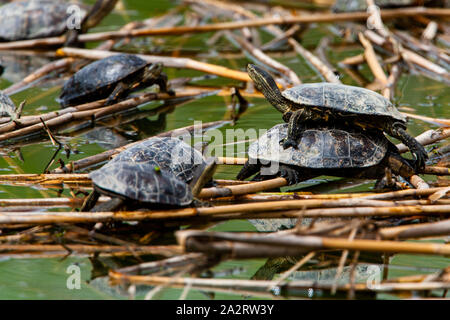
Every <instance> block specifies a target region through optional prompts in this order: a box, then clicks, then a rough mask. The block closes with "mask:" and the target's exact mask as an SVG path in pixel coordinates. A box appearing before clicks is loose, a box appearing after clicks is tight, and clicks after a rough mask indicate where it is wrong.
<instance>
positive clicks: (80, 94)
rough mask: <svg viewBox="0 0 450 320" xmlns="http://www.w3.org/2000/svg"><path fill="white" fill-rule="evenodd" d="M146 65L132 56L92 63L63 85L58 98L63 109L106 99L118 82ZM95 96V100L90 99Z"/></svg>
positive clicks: (119, 55) (120, 56) (119, 56)
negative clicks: (78, 103)
mask: <svg viewBox="0 0 450 320" xmlns="http://www.w3.org/2000/svg"><path fill="white" fill-rule="evenodd" d="M147 65H148V63H147V62H146V61H145V60H143V59H141V58H139V57H138V56H135V55H132V54H118V55H113V56H110V57H107V58H104V59H101V60H97V61H95V62H92V63H91V64H89V65H87V66H85V67H84V68H82V69H81V70H79V71H78V72H77V73H75V74H74V75H73V76H72V77H71V78H70V79H69V80H67V82H66V83H65V84H64V87H63V89H62V93H61V96H60V99H61V104H62V106H63V107H65V106H68V105H73V104H77V101H80V103H83V102H85V101H89V100H98V99H102V98H106V97H108V96H109V94H110V93H111V92H112V90H113V86H115V85H116V84H117V83H118V82H119V81H121V80H122V79H124V78H126V77H128V76H129V75H131V74H133V73H136V72H138V71H140V70H142V69H143V68H145V67H146V66H147ZM91 96H95V97H96V99H90V97H91Z"/></svg>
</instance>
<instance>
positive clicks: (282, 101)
mask: <svg viewBox="0 0 450 320" xmlns="http://www.w3.org/2000/svg"><path fill="white" fill-rule="evenodd" d="M247 72H248V75H249V76H250V78H251V79H252V80H253V82H254V83H255V86H256V89H258V90H259V91H261V92H262V93H263V94H264V97H266V99H267V100H269V102H270V103H271V104H272V105H273V106H274V107H275V109H277V110H278V111H280V112H281V113H283V114H284V113H286V112H288V111H289V109H290V108H289V103H288V101H286V98H284V97H283V95H282V94H281V92H280V89H278V86H277V84H276V82H275V80H274V79H273V78H272V76H271V75H270V74H269V73H268V72H267V71H266V70H264V69H262V68H260V67H258V66H256V65H254V64H249V65H247Z"/></svg>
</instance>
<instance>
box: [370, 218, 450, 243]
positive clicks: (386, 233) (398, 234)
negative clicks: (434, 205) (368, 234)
mask: <svg viewBox="0 0 450 320" xmlns="http://www.w3.org/2000/svg"><path fill="white" fill-rule="evenodd" d="M378 234H379V235H381V237H382V239H396V240H399V239H414V238H424V237H437V236H448V235H450V219H447V220H444V221H438V222H431V223H420V224H414V225H405V226H398V227H388V228H381V229H380V230H378Z"/></svg>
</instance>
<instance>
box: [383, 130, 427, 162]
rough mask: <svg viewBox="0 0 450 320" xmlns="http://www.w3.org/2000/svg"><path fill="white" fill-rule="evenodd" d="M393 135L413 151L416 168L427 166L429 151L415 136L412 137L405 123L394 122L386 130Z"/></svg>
mask: <svg viewBox="0 0 450 320" xmlns="http://www.w3.org/2000/svg"><path fill="white" fill-rule="evenodd" d="M386 131H387V132H388V133H389V134H390V135H391V136H393V137H394V138H397V139H399V140H400V141H401V142H403V143H404V144H405V145H406V146H407V147H408V148H409V150H410V151H411V153H412V154H413V155H414V157H415V158H416V162H415V165H414V166H415V169H416V170H419V169H422V168H424V167H425V161H426V160H427V159H428V155H427V152H426V150H425V148H424V147H423V146H422V145H421V144H420V143H419V142H418V141H417V140H416V139H415V138H414V137H411V136H410V135H409V134H408V133H407V132H406V130H405V129H404V128H403V125H402V124H400V123H394V124H393V125H392V126H390V127H389V128H387V130H386Z"/></svg>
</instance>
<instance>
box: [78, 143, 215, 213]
mask: <svg viewBox="0 0 450 320" xmlns="http://www.w3.org/2000/svg"><path fill="white" fill-rule="evenodd" d="M212 162H214V163H212ZM123 163H126V164H127V165H126V166H122V164H123ZM111 168H112V169H111ZM130 168H134V169H133V170H134V171H135V172H136V173H135V174H136V175H137V176H136V178H135V177H132V178H130V179H134V181H138V180H139V179H140V180H139V181H142V183H141V182H137V183H138V184H139V185H133V182H131V184H132V185H133V186H132V187H130V186H128V187H127V188H131V189H132V190H146V189H145V183H150V182H151V181H150V180H151V179H156V180H155V181H156V182H158V181H160V180H161V179H162V180H164V181H166V180H167V181H171V180H172V178H173V179H175V180H178V181H180V182H181V183H183V184H184V185H186V186H188V185H189V186H190V187H191V188H192V194H193V195H194V196H195V195H197V193H198V192H200V189H201V187H203V186H204V185H205V184H206V183H208V182H210V181H211V180H212V174H213V171H214V168H215V158H209V159H204V157H203V155H202V154H201V153H200V152H199V151H198V150H196V149H194V148H192V147H191V146H189V145H188V144H186V143H185V142H183V141H181V140H180V139H176V138H170V137H161V138H160V137H154V138H151V139H149V140H146V141H143V142H141V143H138V144H136V145H134V146H131V147H129V148H127V149H125V150H124V151H122V152H121V153H119V154H118V155H117V156H116V157H115V158H114V159H112V160H111V161H109V162H108V163H107V164H105V165H104V166H103V167H102V168H101V169H99V170H96V171H94V172H92V173H91V178H92V180H93V182H94V185H95V184H98V188H97V189H98V190H97V189H95V190H97V191H94V192H93V193H92V194H91V195H90V196H89V197H88V199H87V200H86V202H85V204H84V205H83V211H87V210H90V209H91V208H92V207H94V205H95V203H96V202H97V199H98V196H99V194H100V193H105V192H106V193H107V191H105V190H104V189H105V187H102V184H103V185H104V186H108V185H110V182H107V181H108V180H107V179H110V180H111V179H112V180H113V181H116V180H117V181H126V180H127V178H126V177H128V176H131V175H132V172H133V170H132V169H130ZM153 168H158V170H157V172H159V171H161V172H162V173H163V174H162V175H161V174H159V175H157V177H153V176H155V174H154V173H153V171H154V170H153ZM141 169H146V170H147V171H150V172H152V175H150V176H149V177H146V174H147V173H146V172H145V171H141ZM130 170H131V171H130ZM115 172H118V174H119V175H117V174H115ZM109 175H113V176H114V177H109V178H108V177H107V176H109ZM130 179H129V181H132V180H130ZM149 179H150V180H149ZM162 180H161V181H162ZM97 182H98V183H97ZM144 182H145V183H144ZM158 183H163V182H158ZM170 183H171V184H174V185H177V186H178V187H179V188H181V187H180V186H181V185H180V184H179V183H178V184H175V182H170ZM170 183H169V182H167V183H166V182H164V186H166V187H167V188H169V189H170V188H172V187H168V186H169V185H170ZM128 184H129V183H128ZM114 185H117V186H118V187H114V190H117V192H116V193H118V194H121V195H127V197H128V198H131V199H133V200H139V199H142V200H140V201H141V202H151V201H144V198H138V199H134V198H132V197H130V196H128V194H129V193H130V192H127V193H126V194H125V193H124V191H120V192H119V191H118V190H122V189H118V188H119V187H120V188H125V185H127V183H125V182H124V183H119V182H114ZM149 188H150V189H149V190H151V192H152V194H153V193H154V192H155V191H154V187H151V186H149ZM102 190H103V191H102ZM127 190H128V189H127ZM146 192H147V191H146ZM164 192H166V191H164ZM164 192H163V193H164ZM187 196H189V194H188V195H187ZM190 196H191V201H192V195H190ZM136 197H137V196H135V198H136ZM153 203H160V202H159V201H157V200H155V201H153ZM189 203H190V202H189ZM119 204H120V205H121V204H122V203H119ZM163 204H165V205H177V204H176V203H163ZM181 205H185V204H184V202H183V203H181V202H180V206H181ZM108 206H110V205H108ZM114 207H115V205H114ZM102 210H104V209H102Z"/></svg>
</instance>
